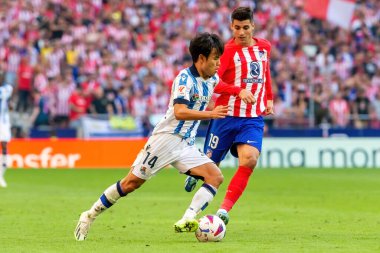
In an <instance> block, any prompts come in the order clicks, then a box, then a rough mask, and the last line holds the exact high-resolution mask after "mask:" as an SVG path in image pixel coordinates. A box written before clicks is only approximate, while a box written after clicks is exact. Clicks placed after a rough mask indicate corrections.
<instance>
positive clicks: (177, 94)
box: [74, 33, 253, 241]
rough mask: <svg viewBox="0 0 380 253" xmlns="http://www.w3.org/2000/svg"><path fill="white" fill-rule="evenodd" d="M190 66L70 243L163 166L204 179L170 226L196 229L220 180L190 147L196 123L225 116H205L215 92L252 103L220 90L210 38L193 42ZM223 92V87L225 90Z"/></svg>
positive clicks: (217, 47) (217, 51)
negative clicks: (125, 170)
mask: <svg viewBox="0 0 380 253" xmlns="http://www.w3.org/2000/svg"><path fill="white" fill-rule="evenodd" d="M189 50H190V53H191V56H192V59H193V63H194V64H193V65H192V66H191V67H189V68H186V69H184V70H182V71H181V72H180V73H179V74H178V76H177V77H176V78H175V80H174V82H173V87H172V91H171V98H170V103H169V108H168V110H167V113H166V115H165V117H164V118H163V119H162V120H161V121H160V122H159V123H158V125H157V126H156V127H155V129H154V130H153V133H152V136H151V137H150V138H149V139H148V141H147V143H146V145H145V147H144V149H142V150H141V151H140V153H139V154H138V156H137V158H136V160H135V162H134V163H133V165H132V168H131V171H130V172H129V174H128V175H127V176H126V177H124V178H123V179H122V180H120V181H118V182H117V183H115V184H113V185H111V186H110V187H108V188H107V189H106V190H105V191H104V193H103V194H102V195H101V197H100V198H99V199H98V200H97V201H96V202H95V203H94V204H93V206H92V207H91V208H90V209H89V210H87V211H85V212H83V213H82V214H81V216H80V218H79V221H78V224H77V227H76V229H75V230H74V236H75V239H76V240H78V241H83V240H85V239H86V237H87V234H88V231H89V228H90V225H91V224H92V223H93V221H94V220H95V218H96V217H97V216H98V215H99V214H100V213H102V212H103V211H104V210H106V209H108V208H110V207H111V206H112V205H113V204H115V203H116V201H117V200H118V199H120V198H121V197H124V196H126V195H128V194H130V193H132V192H133V191H134V190H136V189H138V188H139V187H140V186H141V185H143V184H144V183H145V182H146V181H147V180H148V179H150V178H151V177H152V176H154V175H156V174H157V173H158V172H159V171H160V170H161V169H162V168H164V167H165V166H166V165H167V164H171V165H173V166H174V167H175V168H176V169H177V170H178V171H179V172H180V173H184V174H188V175H192V176H195V177H199V178H202V179H204V184H203V185H202V187H200V188H199V190H198V191H197V192H196V193H195V194H194V197H193V199H192V201H191V203H190V206H189V207H188V208H187V210H186V211H185V213H184V215H183V217H182V218H181V219H180V220H179V221H177V222H176V223H175V224H174V230H175V232H193V231H195V230H196V229H197V227H198V222H197V220H196V215H197V214H198V213H199V212H201V211H202V210H204V209H205V208H206V207H207V205H208V203H209V202H210V201H211V200H212V199H213V198H214V196H215V194H216V192H217V189H218V187H219V185H220V184H221V183H222V182H223V175H222V173H221V171H220V170H219V168H218V167H217V166H216V165H215V163H213V162H212V161H211V160H210V159H209V158H208V157H207V156H206V155H204V154H203V153H201V152H200V151H199V150H198V148H196V146H195V145H194V138H195V135H196V132H197V129H198V126H199V121H200V120H204V119H219V118H224V117H225V116H226V115H227V111H228V107H227V106H217V107H215V108H214V109H213V110H212V111H206V107H207V105H208V103H209V101H210V100H211V95H212V93H213V92H214V88H215V87H216V85H218V90H219V91H220V92H227V93H229V94H233V95H235V96H239V97H244V98H245V99H248V100H249V99H252V98H253V95H252V93H250V92H247V91H246V90H242V89H240V88H238V89H231V88H228V89H223V87H219V85H222V86H223V85H224V84H220V83H219V82H220V81H219V77H218V76H217V74H216V71H217V70H218V68H219V65H220V60H219V59H220V56H221V55H222V53H223V42H222V41H221V39H220V38H219V37H218V36H217V35H215V34H209V33H202V34H200V35H198V36H196V37H195V38H194V39H193V40H192V41H191V43H190V47H189ZM226 86H227V85H226Z"/></svg>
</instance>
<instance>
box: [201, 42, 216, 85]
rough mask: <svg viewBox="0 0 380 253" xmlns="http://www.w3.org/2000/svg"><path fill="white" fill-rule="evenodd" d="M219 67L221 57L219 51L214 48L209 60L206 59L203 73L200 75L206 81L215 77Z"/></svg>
mask: <svg viewBox="0 0 380 253" xmlns="http://www.w3.org/2000/svg"><path fill="white" fill-rule="evenodd" d="M219 66H220V55H219V54H218V52H217V50H216V49H215V48H213V49H212V50H211V53H210V55H209V56H208V58H207V59H206V57H204V62H203V64H202V71H201V72H202V73H200V74H201V76H202V77H203V78H205V79H207V78H210V77H211V76H213V75H215V73H216V71H218V69H219Z"/></svg>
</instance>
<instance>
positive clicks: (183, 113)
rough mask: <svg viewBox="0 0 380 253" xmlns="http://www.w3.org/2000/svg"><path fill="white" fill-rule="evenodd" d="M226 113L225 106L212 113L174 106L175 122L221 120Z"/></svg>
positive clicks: (215, 109) (181, 105)
mask: <svg viewBox="0 0 380 253" xmlns="http://www.w3.org/2000/svg"><path fill="white" fill-rule="evenodd" d="M227 112H228V106H227V105H220V106H217V107H215V108H214V109H213V110H212V111H196V110H191V109H189V108H187V105H185V104H175V105H174V116H175V118H176V119H177V120H206V119H223V118H225V117H226V116H227Z"/></svg>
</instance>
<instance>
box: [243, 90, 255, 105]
mask: <svg viewBox="0 0 380 253" xmlns="http://www.w3.org/2000/svg"><path fill="white" fill-rule="evenodd" d="M239 98H240V99H241V100H243V102H244V103H246V104H254V103H256V98H255V97H254V96H253V94H252V92H250V91H249V90H246V89H242V90H241V91H240V93H239Z"/></svg>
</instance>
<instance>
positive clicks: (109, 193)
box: [88, 181, 126, 218]
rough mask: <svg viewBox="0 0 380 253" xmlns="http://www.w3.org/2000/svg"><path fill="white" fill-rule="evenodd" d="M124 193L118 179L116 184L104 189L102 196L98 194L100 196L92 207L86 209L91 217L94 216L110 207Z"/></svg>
mask: <svg viewBox="0 0 380 253" xmlns="http://www.w3.org/2000/svg"><path fill="white" fill-rule="evenodd" d="M125 195H126V194H124V193H123V191H122V190H121V187H120V181H118V182H117V183H116V184H113V185H111V186H110V187H108V188H107V189H106V190H105V191H104V193H103V194H102V196H100V198H99V199H98V200H97V201H96V202H95V203H94V204H93V205H92V207H91V208H90V210H89V211H88V214H89V216H90V217H91V218H96V217H97V216H98V215H99V214H101V213H102V212H103V211H105V210H107V209H108V208H110V207H111V206H112V205H113V204H115V203H116V201H117V200H118V199H120V198H121V197H124V196H125Z"/></svg>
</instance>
